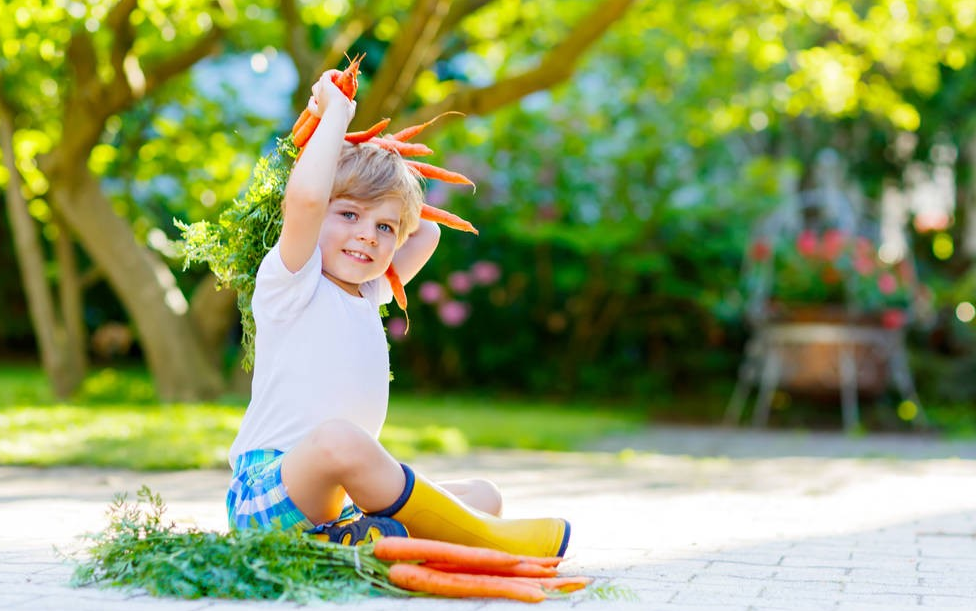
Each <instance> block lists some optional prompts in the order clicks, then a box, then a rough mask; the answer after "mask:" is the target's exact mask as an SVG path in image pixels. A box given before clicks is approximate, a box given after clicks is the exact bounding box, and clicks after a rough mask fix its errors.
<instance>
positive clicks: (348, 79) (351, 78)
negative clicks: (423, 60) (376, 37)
mask: <svg viewBox="0 0 976 611" xmlns="http://www.w3.org/2000/svg"><path fill="white" fill-rule="evenodd" d="M362 59H363V56H362V55H358V56H356V57H354V58H353V59H352V60H350V62H349V66H347V67H346V69H345V70H342V71H340V70H329V71H328V72H327V74H328V75H329V77H330V78H331V79H332V82H333V83H335V85H336V87H338V88H339V90H340V91H342V93H344V94H345V95H346V97H347V98H349V100H350V101H351V100H352V99H353V98H355V97H356V91H358V89H359V79H358V76H359V64H360V62H362ZM449 114H460V113H456V112H446V113H442V114H440V115H437V116H436V117H434V118H433V119H431V120H429V121H426V122H424V123H420V124H418V125H411V126H410V127H406V128H404V129H401V130H400V131H397V132H395V133H393V134H390V135H388V136H384V135H381V134H382V132H383V130H384V129H386V128H387V127H388V126H389V125H390V119H383V120H381V121H378V122H377V123H375V124H374V125H373V126H372V127H370V128H369V129H366V130H363V131H358V132H349V133H347V134H346V135H345V139H346V142H349V143H352V144H363V143H369V144H374V145H376V146H379V147H381V148H383V149H386V150H388V151H392V152H395V153H397V154H398V155H401V156H402V157H420V156H424V155H430V154H432V153H433V152H434V151H433V150H431V148H430V147H428V146H427V145H425V144H420V143H417V142H409V140H411V139H412V138H414V137H415V136H417V135H418V134H419V133H420V132H422V131H423V130H424V129H425V128H427V127H429V126H430V125H431V124H432V123H433V122H434V121H437V120H438V119H440V118H441V117H443V116H444V115H449ZM319 121H320V119H319V117H316V116H315V115H314V114H313V113H312V112H311V111H310V110H308V109H307V108H306V109H304V110H303V111H302V113H301V114H300V115H299V116H298V120H296V121H295V125H294V126H293V127H292V129H291V136H292V142H294V144H295V146H296V147H298V157H301V154H302V151H303V150H304V148H305V145H306V144H307V143H308V141H309V139H310V138H311V137H312V134H313V133H314V132H315V128H316V127H318V126H319ZM296 159H297V158H296ZM404 163H405V164H406V165H407V167H408V168H409V169H410V171H412V172H413V173H414V174H416V175H417V176H422V177H424V178H432V179H435V180H440V181H443V182H448V183H452V184H462V185H471V186H474V183H473V182H471V180H470V179H469V178H468V177H467V176H464V175H463V174H459V173H458V172H452V171H450V170H446V169H444V168H441V167H438V166H435V165H432V164H429V163H423V162H421V161H416V160H414V159H405V160H404ZM420 218H422V219H426V220H429V221H433V222H435V223H440V224H442V225H444V226H446V227H450V228H451V229H458V230H460V231H468V232H471V233H474V234H477V233H478V230H477V229H475V228H474V225H472V224H471V223H469V222H468V221H466V220H464V219H462V218H461V217H459V216H457V215H456V214H451V213H450V212H447V211H446V210H442V209H440V208H435V207H434V206H431V205H429V204H424V205H423V207H422V208H421V210H420ZM386 277H387V278H388V279H389V280H390V286H392V287H393V297H394V298H395V299H396V302H397V305H398V306H399V307H400V309H401V310H403V311H404V312H406V310H407V294H406V292H405V291H404V290H403V283H402V282H400V278H399V276H397V273H396V270H395V269H393V266H392V265H390V268H389V269H387V270H386Z"/></svg>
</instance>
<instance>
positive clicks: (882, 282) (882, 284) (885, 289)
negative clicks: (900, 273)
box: [878, 272, 898, 295]
mask: <svg viewBox="0 0 976 611" xmlns="http://www.w3.org/2000/svg"><path fill="white" fill-rule="evenodd" d="M878 290H879V291H881V294H882V295H891V294H892V293H894V292H895V291H896V290H898V280H897V279H896V278H895V276H894V274H892V273H891V272H885V273H883V274H881V275H880V276H878Z"/></svg>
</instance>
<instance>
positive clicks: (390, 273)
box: [386, 263, 409, 324]
mask: <svg viewBox="0 0 976 611" xmlns="http://www.w3.org/2000/svg"><path fill="white" fill-rule="evenodd" d="M386 279H387V280H389V281H390V288H392V289H393V298H394V299H396V302H397V305H398V306H400V309H401V310H403V311H404V313H406V311H407V292H406V291H405V290H404V289H403V283H402V282H400V276H399V275H397V273H396V270H395V269H393V264H392V263H391V264H390V266H389V267H388V268H386ZM408 324H409V323H408Z"/></svg>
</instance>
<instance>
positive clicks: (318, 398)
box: [230, 245, 393, 467]
mask: <svg viewBox="0 0 976 611" xmlns="http://www.w3.org/2000/svg"><path fill="white" fill-rule="evenodd" d="M360 294H361V295H362V297H354V296H353V295H350V294H349V293H347V292H346V291H344V290H342V289H341V288H339V287H338V286H337V285H336V284H335V283H334V282H332V281H331V280H329V279H328V278H326V277H325V276H323V275H322V253H321V251H320V250H319V248H318V247H316V249H315V252H314V253H313V254H312V257H311V258H310V259H309V260H308V262H307V263H306V264H305V265H304V266H303V267H302V269H300V270H299V271H298V272H296V273H294V274H292V273H291V272H290V271H288V269H287V268H286V267H285V265H284V263H282V261H281V255H280V253H279V249H278V246H277V245H275V247H274V248H272V249H271V251H270V252H268V254H267V255H266V256H265V257H264V260H263V261H262V262H261V265H260V267H259V268H258V273H257V278H256V281H255V288H254V297H253V298H252V301H251V307H252V309H253V311H254V322H255V325H256V328H257V334H256V337H255V353H254V378H253V381H252V383H251V402H250V404H249V405H248V407H247V411H246V412H245V414H244V420H243V421H242V422H241V428H240V430H239V431H238V433H237V438H236V439H235V440H234V443H233V445H232V446H231V449H230V464H231V466H232V467H233V465H234V463H235V461H236V460H237V457H238V456H239V455H240V454H243V453H244V452H247V451H249V450H259V449H262V450H263V449H276V450H281V451H282V452H287V451H288V450H290V449H291V448H292V447H294V446H295V444H297V443H298V441H299V440H301V439H302V437H304V436H305V435H306V434H308V433H309V432H310V431H311V430H312V429H313V428H314V427H315V426H316V425H318V424H319V423H321V422H323V421H325V420H330V419H334V418H341V419H344V420H348V421H350V422H353V423H355V424H358V425H359V426H361V427H363V428H364V429H365V430H366V431H368V432H369V433H371V434H372V435H373V436H374V437H377V436H379V433H380V429H381V428H382V427H383V422H384V420H385V419H386V410H387V401H388V399H389V391H390V354H389V350H388V348H387V339H386V335H385V334H384V332H383V323H382V321H381V320H380V315H379V306H380V304H381V303H388V302H389V301H390V300H391V299H392V298H393V292H392V289H391V288H390V283H389V281H387V280H386V278H383V277H381V278H377V279H376V280H371V281H370V282H367V283H365V284H363V285H361V286H360Z"/></svg>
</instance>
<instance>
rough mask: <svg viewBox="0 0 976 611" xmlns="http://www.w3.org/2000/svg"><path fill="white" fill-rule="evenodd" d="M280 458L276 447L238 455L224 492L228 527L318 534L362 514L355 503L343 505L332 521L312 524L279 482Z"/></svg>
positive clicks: (281, 456)
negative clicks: (295, 529)
mask: <svg viewBox="0 0 976 611" xmlns="http://www.w3.org/2000/svg"><path fill="white" fill-rule="evenodd" d="M283 457H284V453H283V452H280V451H278V450H251V451H250V452H245V453H244V454H241V455H240V456H238V457H237V462H236V463H235V465H234V475H233V477H232V478H231V481H230V488H229V490H228V491H227V522H228V524H229V525H230V527H231V528H264V529H272V528H274V529H278V530H290V529H293V528H297V529H300V530H303V531H305V532H309V533H318V532H322V531H324V530H325V529H326V528H328V527H330V526H332V525H333V524H336V523H338V522H343V521H346V520H351V519H355V518H358V517H359V516H360V515H362V513H361V512H360V511H359V509H358V508H357V507H356V506H355V505H346V506H345V507H344V508H343V509H342V514H341V515H340V516H339V517H338V518H336V519H335V520H332V521H331V522H326V523H325V524H313V523H312V521H311V520H309V519H308V518H306V517H305V514H303V513H302V512H301V510H299V509H298V507H297V506H296V505H295V503H294V502H293V501H292V500H291V497H289V496H288V492H287V491H286V490H285V485H284V484H283V483H282V481H281V460H282V458H283Z"/></svg>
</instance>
